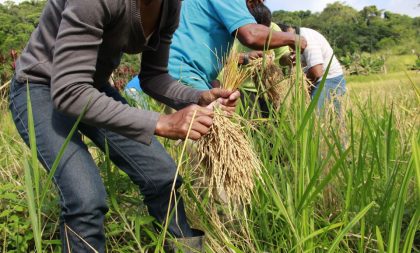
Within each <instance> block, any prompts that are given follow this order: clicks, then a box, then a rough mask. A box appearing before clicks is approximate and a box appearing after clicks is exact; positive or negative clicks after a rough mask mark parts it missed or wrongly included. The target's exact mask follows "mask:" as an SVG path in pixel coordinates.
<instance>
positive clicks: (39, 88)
mask: <svg viewBox="0 0 420 253" xmlns="http://www.w3.org/2000/svg"><path fill="white" fill-rule="evenodd" d="M29 87H30V96H31V101H32V102H31V103H32V110H33V115H34V123H35V132H36V144H37V150H38V159H39V160H40V162H41V163H42V164H43V165H44V167H45V168H46V170H47V171H49V169H50V168H51V166H52V164H53V162H54V159H55V158H56V156H57V154H58V151H59V150H60V147H61V146H62V144H63V142H64V140H65V138H66V137H67V136H68V134H69V132H70V130H71V128H72V127H73V125H74V124H75V121H76V119H75V118H72V117H69V116H66V115H64V114H62V113H60V112H58V111H56V110H55V109H54V106H53V104H52V101H51V95H50V87H49V86H47V85H44V84H35V83H30V84H29ZM102 92H105V93H106V94H107V95H108V96H110V97H113V98H114V99H115V100H117V101H121V102H122V103H126V102H125V100H124V98H122V97H121V96H120V94H119V93H118V92H117V91H116V90H115V89H113V88H112V87H110V86H109V85H107V86H105V87H104V88H103V89H102ZM26 97H27V88H26V85H25V84H22V83H19V82H17V81H16V80H14V79H13V80H12V84H11V90H10V110H11V112H12V116H13V120H14V122H15V125H16V127H17V130H18V131H19V134H20V135H21V137H22V138H23V140H24V141H25V142H26V143H27V144H28V143H29V138H28V137H29V135H28V118H27V102H26ZM82 135H85V136H87V137H89V138H90V139H91V140H92V141H93V142H94V143H95V145H97V146H98V147H99V148H100V149H102V150H104V149H105V139H106V140H107V143H108V147H109V152H110V159H111V160H112V162H113V163H114V164H115V165H116V166H117V167H118V168H120V169H121V170H123V171H124V172H125V173H127V174H128V176H129V177H130V179H131V180H132V181H133V182H134V183H135V184H136V185H138V186H139V188H140V191H141V193H142V194H143V195H144V202H145V204H146V205H147V207H148V210H149V213H150V214H151V215H152V216H154V217H155V218H156V219H157V221H158V222H164V220H165V217H166V214H167V210H168V207H169V197H170V191H171V187H172V184H173V181H174V178H175V172H176V164H175V162H174V161H173V159H172V158H171V157H170V156H169V154H168V153H167V152H166V151H165V149H164V148H163V146H162V145H161V144H160V143H159V142H158V141H157V140H156V138H153V140H152V143H151V144H150V145H144V144H141V143H138V142H136V141H133V140H130V139H128V138H126V137H124V136H121V135H119V134H116V133H114V132H112V131H109V130H106V129H103V128H97V127H93V126H90V125H87V124H84V123H81V124H80V125H79V126H78V132H76V133H75V134H74V135H73V137H72V139H71V141H70V143H69V145H68V147H67V149H66V150H65V153H64V156H63V158H62V159H61V161H60V163H59V166H58V168H57V171H56V172H55V175H54V182H55V185H56V186H57V188H58V191H59V194H60V205H61V215H60V228H61V230H60V231H61V240H62V246H63V252H69V251H70V250H69V249H67V244H68V243H69V245H70V248H71V252H92V249H91V248H90V247H89V246H88V245H86V243H84V242H83V241H82V240H80V239H79V238H78V236H76V235H75V234H73V233H72V232H69V230H67V234H65V229H64V225H67V226H68V227H69V228H71V230H73V231H74V232H75V233H77V235H79V236H80V237H82V238H83V240H85V241H86V242H87V243H89V245H90V246H92V247H93V248H94V249H95V250H97V251H98V252H104V251H105V235H104V225H103V222H104V215H105V214H106V212H107V211H108V207H107V203H106V191H105V187H104V184H103V182H102V179H101V177H100V174H99V169H98V167H97V166H96V164H95V161H94V160H93V158H92V156H91V155H90V153H89V152H88V148H87V146H86V145H85V143H83V141H82ZM181 182H182V179H181V178H180V177H178V178H177V179H176V189H177V188H178V187H179V186H180V185H181ZM174 197H176V198H177V199H178V201H177V206H176V207H175V204H174V201H173V202H172V203H171V212H172V211H174V212H173V213H174V214H173V216H172V217H173V218H172V219H171V221H170V223H169V226H168V231H169V232H170V233H171V234H172V235H173V236H175V237H192V236H193V231H192V230H191V228H190V226H189V225H188V223H187V218H186V215H185V210H184V206H183V202H182V199H180V198H179V196H174ZM175 208H176V210H175ZM67 240H68V242H67Z"/></svg>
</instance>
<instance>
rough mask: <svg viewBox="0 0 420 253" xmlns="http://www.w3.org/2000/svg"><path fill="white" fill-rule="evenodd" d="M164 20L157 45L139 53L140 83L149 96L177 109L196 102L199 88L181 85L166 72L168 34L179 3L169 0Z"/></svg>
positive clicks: (177, 20) (176, 23)
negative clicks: (151, 49) (155, 48)
mask: <svg viewBox="0 0 420 253" xmlns="http://www.w3.org/2000/svg"><path fill="white" fill-rule="evenodd" d="M169 2H171V5H172V6H170V7H169V10H168V20H167V23H166V25H165V27H164V28H163V29H162V30H161V31H160V44H159V47H158V48H157V50H155V51H145V52H143V53H142V61H141V72H140V76H139V78H140V84H141V88H142V89H143V90H144V92H146V93H147V94H148V95H150V96H151V97H153V98H155V99H157V100H158V101H161V102H163V103H165V104H166V105H168V106H170V107H172V108H175V109H181V108H183V107H185V106H188V105H190V104H197V103H198V100H199V98H200V95H201V93H202V92H203V91H199V90H196V89H193V88H190V87H188V86H186V85H183V84H181V83H179V82H177V81H176V80H174V79H173V78H172V76H170V75H169V73H168V60H169V49H170V45H171V41H172V35H173V33H174V32H175V30H176V29H177V27H178V23H179V13H180V3H179V1H178V0H170V1H169Z"/></svg>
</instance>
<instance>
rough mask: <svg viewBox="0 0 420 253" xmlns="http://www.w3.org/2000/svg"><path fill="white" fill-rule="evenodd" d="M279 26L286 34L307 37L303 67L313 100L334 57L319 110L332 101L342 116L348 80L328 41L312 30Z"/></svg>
mask: <svg viewBox="0 0 420 253" xmlns="http://www.w3.org/2000/svg"><path fill="white" fill-rule="evenodd" d="M278 25H279V26H280V28H281V29H282V30H283V31H284V32H294V33H296V34H299V35H301V36H303V37H305V39H306V41H307V43H308V46H307V47H306V49H305V51H303V53H302V65H303V67H304V68H303V70H304V72H305V74H306V77H307V78H308V79H309V80H310V81H311V83H312V87H311V88H310V95H311V98H313V97H314V96H315V94H316V92H317V91H318V87H319V84H320V83H321V80H322V77H323V76H324V74H325V71H326V69H327V67H328V63H329V62H330V59H331V57H332V62H331V65H330V69H329V71H328V73H327V78H326V81H325V85H324V89H323V90H322V91H321V95H320V98H319V101H318V108H319V109H321V108H323V107H324V104H325V102H326V101H328V102H330V101H332V102H333V103H334V109H335V111H336V112H337V113H338V114H340V111H341V103H340V97H342V96H343V95H344V94H345V92H346V80H345V79H344V74H343V69H342V67H341V65H340V63H339V62H338V60H337V58H336V57H335V55H334V52H333V49H332V48H331V46H330V44H329V43H328V41H327V40H326V39H325V37H324V36H323V35H322V34H320V33H319V32H317V31H315V30H313V29H310V28H305V27H292V26H289V25H284V24H278Z"/></svg>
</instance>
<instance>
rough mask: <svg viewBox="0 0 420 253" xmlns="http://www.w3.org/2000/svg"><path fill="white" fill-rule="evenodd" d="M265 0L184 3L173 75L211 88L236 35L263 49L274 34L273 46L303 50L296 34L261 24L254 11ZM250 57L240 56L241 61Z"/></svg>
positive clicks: (194, 0)
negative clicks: (253, 13) (298, 43)
mask: <svg viewBox="0 0 420 253" xmlns="http://www.w3.org/2000/svg"><path fill="white" fill-rule="evenodd" d="M258 4H263V1H262V0H229V1H214V0H188V1H183V2H182V8H181V15H180V22H179V27H178V29H177V31H176V32H175V33H174V35H173V40H172V44H171V49H170V56H169V73H170V75H171V76H172V77H174V78H175V79H177V80H179V81H180V82H181V83H184V84H186V85H188V86H191V87H193V88H195V89H199V90H208V89H211V88H212V87H213V85H212V83H213V81H215V79H216V78H217V75H218V73H219V71H220V69H221V68H222V63H221V60H222V58H223V57H224V56H225V55H227V54H228V52H229V50H230V48H231V46H232V44H233V41H234V39H235V37H236V38H237V39H238V40H239V41H240V42H241V43H242V45H244V46H246V47H248V48H251V49H255V50H263V49H264V47H265V46H266V44H267V42H268V38H269V37H270V34H271V38H270V41H269V42H270V45H269V46H270V48H278V47H281V46H286V45H288V46H291V47H295V44H296V42H297V41H299V42H300V45H299V46H300V47H301V49H302V50H304V49H305V48H306V40H305V39H304V38H303V37H300V36H298V35H295V34H292V33H284V32H273V31H271V29H270V28H269V27H267V26H264V25H260V24H257V22H256V21H255V19H254V17H253V16H252V15H251V13H250V11H249V10H250V9H252V8H254V6H255V5H258ZM244 60H245V61H246V60H248V59H240V62H242V61H244Z"/></svg>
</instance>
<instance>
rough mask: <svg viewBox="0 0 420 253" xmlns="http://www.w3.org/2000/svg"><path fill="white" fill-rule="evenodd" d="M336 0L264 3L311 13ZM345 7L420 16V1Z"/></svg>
mask: <svg viewBox="0 0 420 253" xmlns="http://www.w3.org/2000/svg"><path fill="white" fill-rule="evenodd" d="M336 1H337V0H294V1H290V0H266V1H265V3H266V4H267V6H268V7H269V8H270V9H271V10H272V11H275V10H286V11H297V10H310V11H312V12H319V11H322V10H323V9H324V8H325V7H326V6H327V4H329V3H333V2H336ZM340 2H344V3H345V4H347V5H350V6H352V7H353V8H355V9H357V10H361V9H363V7H365V6H369V5H376V6H377V7H378V9H384V10H388V11H391V12H395V13H401V14H407V15H409V16H411V17H418V16H420V6H419V5H420V0H343V1H340Z"/></svg>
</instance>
